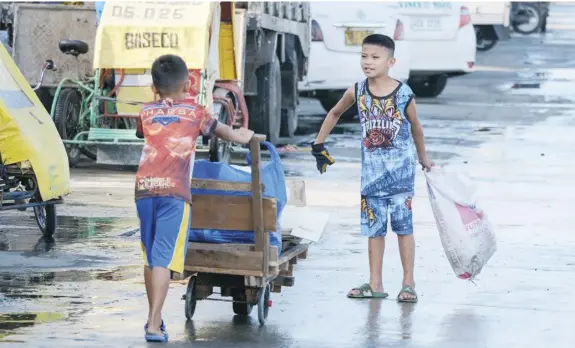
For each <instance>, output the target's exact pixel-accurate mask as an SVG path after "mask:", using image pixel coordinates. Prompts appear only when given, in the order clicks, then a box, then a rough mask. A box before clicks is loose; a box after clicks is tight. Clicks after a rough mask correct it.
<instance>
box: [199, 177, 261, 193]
mask: <svg viewBox="0 0 575 348" xmlns="http://www.w3.org/2000/svg"><path fill="white" fill-rule="evenodd" d="M190 187H191V188H192V189H200V190H214V191H239V192H251V191H252V184H251V183H249V182H235V181H223V180H213V179H192V182H191V184H190ZM263 191H265V186H264V184H262V192H263Z"/></svg>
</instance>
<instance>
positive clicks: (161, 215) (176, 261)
mask: <svg viewBox="0 0 575 348" xmlns="http://www.w3.org/2000/svg"><path fill="white" fill-rule="evenodd" d="M136 207H137V209H138V218H139V219H140V238H141V242H142V243H141V244H142V252H143V256H144V263H145V265H146V266H148V267H150V268H153V267H164V268H168V269H170V270H172V271H174V272H178V273H183V271H184V261H185V259H186V251H187V250H188V248H187V246H188V234H189V231H190V224H191V221H192V207H191V205H190V204H189V203H188V202H186V201H184V200H181V199H178V198H174V197H146V198H140V199H138V200H136Z"/></svg>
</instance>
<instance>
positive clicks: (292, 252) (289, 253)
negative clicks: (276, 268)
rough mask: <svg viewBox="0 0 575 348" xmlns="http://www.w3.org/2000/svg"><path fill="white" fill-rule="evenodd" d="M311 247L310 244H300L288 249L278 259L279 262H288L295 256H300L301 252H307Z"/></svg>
mask: <svg viewBox="0 0 575 348" xmlns="http://www.w3.org/2000/svg"><path fill="white" fill-rule="evenodd" d="M308 247H309V244H299V245H296V246H294V247H292V248H289V249H287V250H286V251H284V252H283V253H282V254H281V255H280V258H279V259H278V264H280V265H281V264H283V263H284V262H288V261H290V260H292V259H293V258H294V257H296V256H298V255H299V254H301V253H303V252H305V251H306V250H307V249H308Z"/></svg>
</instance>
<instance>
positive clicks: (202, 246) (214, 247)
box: [188, 242, 278, 263]
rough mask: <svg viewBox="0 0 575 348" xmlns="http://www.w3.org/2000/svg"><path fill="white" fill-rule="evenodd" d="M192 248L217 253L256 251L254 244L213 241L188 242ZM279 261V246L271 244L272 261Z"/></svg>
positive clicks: (189, 247) (189, 248)
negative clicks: (214, 242)
mask: <svg viewBox="0 0 575 348" xmlns="http://www.w3.org/2000/svg"><path fill="white" fill-rule="evenodd" d="M190 250H192V252H193V251H197V250H202V251H212V252H215V253H219V252H221V253H222V254H223V253H228V252H255V251H256V248H255V246H254V245H253V244H231V243H230V244H228V243H226V244H212V243H194V242H188V252H190ZM277 261H278V248H277V247H275V246H270V263H272V262H273V263H277Z"/></svg>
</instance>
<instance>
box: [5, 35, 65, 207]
mask: <svg viewBox="0 0 575 348" xmlns="http://www.w3.org/2000/svg"><path fill="white" fill-rule="evenodd" d="M40 68H41V67H38V70H40ZM46 73H47V74H49V73H50V72H49V71H48V72H46ZM0 81H2V83H1V84H0V155H1V156H2V162H3V163H4V164H16V163H23V162H25V161H28V162H29V163H30V164H31V165H32V169H33V170H34V173H35V174H36V178H37V180H38V186H39V188H40V194H41V196H42V199H43V200H45V201H46V200H50V199H54V198H58V197H60V196H64V195H66V194H68V193H70V168H69V164H68V156H67V155H66V149H65V147H64V144H63V143H62V139H61V138H60V135H59V134H58V131H57V129H56V126H55V125H54V122H53V121H52V118H51V117H50V115H49V114H48V112H47V111H46V109H44V106H42V103H41V102H40V100H39V99H38V97H37V96H36V94H35V93H34V91H33V90H32V88H30V86H29V85H28V83H27V82H26V79H25V78H24V76H23V75H22V73H21V72H20V70H19V69H18V67H17V66H16V64H15V63H14V61H13V60H12V58H10V55H9V54H8V52H7V51H6V49H5V48H4V45H2V44H0Z"/></svg>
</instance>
